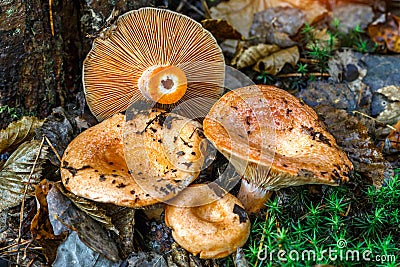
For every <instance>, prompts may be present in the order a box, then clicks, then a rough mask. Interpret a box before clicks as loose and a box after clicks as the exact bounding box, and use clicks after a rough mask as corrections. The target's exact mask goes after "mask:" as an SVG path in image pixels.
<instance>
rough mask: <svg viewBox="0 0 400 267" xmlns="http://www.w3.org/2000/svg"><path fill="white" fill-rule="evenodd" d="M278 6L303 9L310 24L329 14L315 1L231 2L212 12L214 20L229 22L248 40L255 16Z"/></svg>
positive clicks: (267, 0)
mask: <svg viewBox="0 0 400 267" xmlns="http://www.w3.org/2000/svg"><path fill="white" fill-rule="evenodd" d="M278 6H287V7H296V8H299V9H301V10H302V11H303V12H304V13H305V15H306V21H307V22H308V23H310V24H311V23H312V22H313V21H316V20H317V19H319V18H320V17H322V16H323V15H324V14H325V13H326V12H327V10H326V9H325V8H324V7H323V6H322V4H320V3H319V2H318V1H315V0H305V1H304V0H303V1H302V0H231V1H229V2H221V3H220V4H218V5H217V6H215V7H212V8H211V9H210V12H211V17H212V18H215V19H225V20H227V21H229V22H230V23H231V24H232V25H233V26H234V27H235V28H236V29H237V30H238V31H239V32H240V33H241V34H243V36H244V37H245V38H248V37H249V30H250V27H251V25H252V24H253V16H254V14H255V13H257V12H260V11H263V10H266V9H267V8H270V7H278Z"/></svg>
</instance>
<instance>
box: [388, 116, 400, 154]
mask: <svg viewBox="0 0 400 267" xmlns="http://www.w3.org/2000/svg"><path fill="white" fill-rule="evenodd" d="M394 128H395V130H393V131H391V132H390V134H389V135H388V137H387V138H386V140H385V143H384V149H385V150H388V151H391V150H396V151H397V152H400V120H399V121H398V122H397V123H396V125H395V126H394Z"/></svg>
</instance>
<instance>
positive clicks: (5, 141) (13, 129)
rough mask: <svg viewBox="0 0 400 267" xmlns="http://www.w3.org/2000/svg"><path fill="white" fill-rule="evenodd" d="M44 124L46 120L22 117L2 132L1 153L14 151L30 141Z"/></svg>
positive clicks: (0, 132) (0, 133)
mask: <svg viewBox="0 0 400 267" xmlns="http://www.w3.org/2000/svg"><path fill="white" fill-rule="evenodd" d="M43 122H44V120H39V119H38V118H36V117H22V118H21V119H20V120H18V121H15V122H12V123H10V124H9V125H8V127H7V128H6V129H4V130H1V131H0V153H2V152H4V151H12V150H13V149H15V148H16V147H17V146H18V145H20V144H21V143H22V142H24V141H29V140H30V139H31V138H32V137H33V136H34V135H35V130H36V129H37V128H39V127H40V126H42V124H43Z"/></svg>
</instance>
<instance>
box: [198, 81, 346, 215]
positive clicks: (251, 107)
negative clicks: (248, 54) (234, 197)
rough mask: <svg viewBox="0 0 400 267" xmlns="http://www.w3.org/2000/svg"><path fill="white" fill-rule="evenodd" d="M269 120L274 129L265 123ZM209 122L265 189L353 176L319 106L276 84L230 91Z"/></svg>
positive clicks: (208, 131) (220, 143)
mask: <svg viewBox="0 0 400 267" xmlns="http://www.w3.org/2000/svg"><path fill="white" fill-rule="evenodd" d="M271 117H272V118H273V121H271ZM265 121H267V122H268V123H267V124H271V125H270V128H265V127H264V128H263V127H260V125H262V124H265ZM203 127H204V134H205V135H206V137H207V138H208V139H209V140H210V141H211V142H212V143H213V144H214V145H215V146H216V148H217V149H218V150H219V151H221V153H223V154H224V155H225V156H226V157H227V158H229V159H230V161H231V163H232V164H233V165H234V166H235V169H236V170H237V171H238V172H239V173H241V174H242V175H243V176H244V179H245V180H246V181H247V182H248V184H250V185H252V186H253V187H255V188H259V189H260V190H261V191H264V192H266V191H267V190H270V189H279V188H282V187H288V186H294V185H303V184H328V185H338V184H339V183H341V182H345V181H348V179H349V178H348V177H349V175H350V173H351V171H352V170H353V165H352V163H351V162H350V160H349V159H348V157H347V155H346V154H345V153H344V152H343V151H342V150H341V149H340V148H339V147H338V145H337V144H336V141H335V139H334V137H333V136H332V135H331V134H330V133H329V132H328V131H327V130H326V128H325V126H324V125H323V123H322V122H321V121H320V120H319V119H318V116H317V114H316V113H315V111H314V110H313V109H312V108H310V107H309V106H307V105H306V104H305V103H303V102H302V101H300V100H299V99H297V98H296V97H294V96H292V95H291V94H289V93H288V92H286V91H284V90H281V89H279V88H276V87H273V86H267V85H258V86H248V87H243V88H239V89H236V90H233V91H230V92H228V93H227V94H225V95H224V96H223V97H222V98H221V99H220V100H218V101H217V102H216V103H215V104H214V106H213V107H212V109H211V110H210V112H209V114H208V115H207V116H206V118H205V119H204V122H203ZM240 140H242V141H240ZM249 197H250V198H251V196H249ZM241 200H242V199H241ZM245 206H246V205H245ZM246 208H247V207H246Z"/></svg>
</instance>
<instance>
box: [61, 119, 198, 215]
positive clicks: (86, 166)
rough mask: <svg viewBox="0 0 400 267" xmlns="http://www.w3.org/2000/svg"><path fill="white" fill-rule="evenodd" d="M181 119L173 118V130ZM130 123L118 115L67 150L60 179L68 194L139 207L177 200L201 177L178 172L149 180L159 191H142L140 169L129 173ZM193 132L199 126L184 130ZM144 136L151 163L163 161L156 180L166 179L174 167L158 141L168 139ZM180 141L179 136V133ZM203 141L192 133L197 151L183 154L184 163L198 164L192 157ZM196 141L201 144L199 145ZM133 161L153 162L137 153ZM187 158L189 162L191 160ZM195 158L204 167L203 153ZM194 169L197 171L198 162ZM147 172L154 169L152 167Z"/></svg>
mask: <svg viewBox="0 0 400 267" xmlns="http://www.w3.org/2000/svg"><path fill="white" fill-rule="evenodd" d="M153 114H157V112H153ZM180 119H181V117H180V116H179V115H174V118H172V119H171V125H173V126H175V125H176V121H175V120H180ZM150 120H151V119H150ZM147 121H148V117H146V118H145V120H144V122H139V124H140V123H141V124H140V125H143V123H144V124H146V122H147ZM125 124H126V122H125V116H124V115H122V114H116V115H114V116H113V117H111V118H108V119H106V120H104V121H103V122H101V123H99V124H97V125H95V126H93V127H91V128H89V129H87V130H86V131H84V132H82V133H81V134H80V135H78V136H77V137H76V138H75V139H74V140H72V142H71V143H70V144H69V145H68V147H67V149H66V150H65V152H64V155H63V157H62V162H61V179H62V182H63V184H64V186H65V188H66V189H68V190H69V191H71V192H72V193H74V194H76V195H79V196H82V197H85V198H88V199H91V200H94V201H98V202H104V203H113V204H115V205H120V206H127V207H135V208H138V207H143V206H148V205H153V204H156V203H159V202H161V201H163V200H167V199H170V198H172V197H174V196H175V195H177V194H178V193H179V192H180V191H181V190H183V189H184V188H185V187H186V186H187V185H188V184H189V183H190V182H191V181H193V180H194V179H195V178H196V177H197V175H198V170H197V169H196V170H192V168H187V169H185V170H176V171H175V172H173V173H171V175H165V176H162V177H154V176H151V177H148V178H149V179H152V180H151V181H147V182H146V184H151V185H152V186H154V187H155V188H156V189H159V190H155V189H154V188H153V187H151V189H152V190H149V189H148V188H146V187H144V186H143V183H138V182H137V180H136V179H134V178H133V177H132V174H133V172H134V171H136V170H135V169H130V168H129V167H128V166H129V165H127V163H126V161H125V156H126V154H128V155H129V156H131V155H132V151H130V150H129V148H127V147H126V146H125V147H124V142H125V141H127V140H129V139H124V131H123V128H125V127H126V125H125ZM188 127H189V128H190V127H193V128H195V127H198V125H197V124H196V125H195V126H193V125H192V124H190V123H188V126H186V127H183V128H184V129H188ZM151 129H157V130H158V131H160V132H162V128H161V127H158V128H157V126H155V125H151ZM190 129H192V128H190ZM142 130H143V129H142ZM144 135H145V137H146V138H145V139H144V142H143V143H142V145H143V146H142V148H143V149H144V150H145V151H147V152H148V153H149V155H150V158H151V160H154V161H157V160H158V161H159V162H158V163H157V164H158V165H157V166H158V167H159V169H157V171H158V172H156V173H155V176H156V175H158V176H161V174H162V175H164V174H165V173H164V172H165V170H166V169H171V168H170V167H171V163H170V162H169V161H167V160H166V159H165V153H168V152H169V151H167V152H165V151H164V150H165V149H164V148H163V147H162V146H161V144H160V142H159V140H163V139H162V138H163V137H162V136H157V137H158V138H157V139H155V138H153V137H155V136H156V134H155V133H153V132H152V130H149V132H146V133H144ZM177 136H178V138H179V137H180V135H179V131H178V135H177ZM153 139H154V140H153ZM179 140H180V139H179ZM202 140H203V138H199V136H198V135H197V134H196V133H193V135H192V141H193V142H192V143H191V144H192V145H193V147H192V149H191V150H190V152H189V153H187V155H181V156H180V157H179V160H182V161H184V162H186V161H189V160H194V159H193V158H194V157H195V156H194V155H192V154H191V152H192V151H198V149H199V146H200V144H201V141H202ZM196 141H198V142H197V143H196ZM177 147H179V146H177ZM132 150H134V148H132ZM132 157H133V160H136V161H137V162H138V163H139V164H140V163H143V164H147V163H148V162H147V161H146V159H143V158H141V155H140V154H137V155H135V154H133V155H132ZM188 157H190V158H189V159H188ZM131 159H132V158H131ZM195 159H197V160H198V162H199V163H198V164H201V163H202V162H201V160H202V155H201V153H198V155H197V157H196V158H195ZM160 160H161V161H160ZM193 166H194V167H197V165H196V164H195V163H194V164H193ZM147 168H149V169H150V166H149V167H147ZM152 174H154V172H153V173H152ZM168 184H172V185H174V187H173V188H170V189H171V190H170V191H167V192H166V191H165V190H162V188H163V187H165V186H166V185H168ZM172 189H173V190H172Z"/></svg>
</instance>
